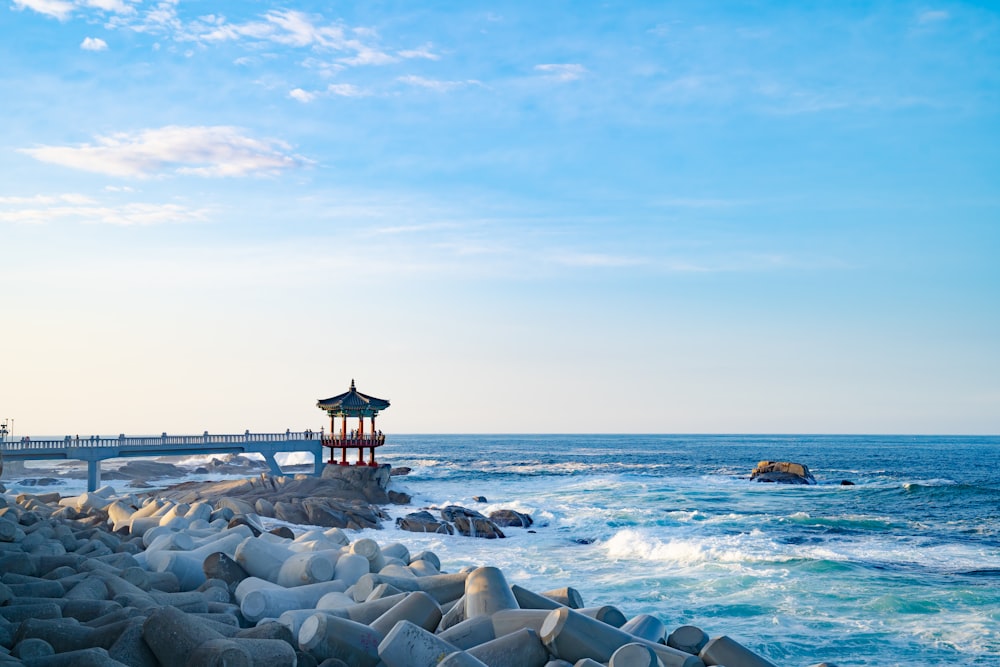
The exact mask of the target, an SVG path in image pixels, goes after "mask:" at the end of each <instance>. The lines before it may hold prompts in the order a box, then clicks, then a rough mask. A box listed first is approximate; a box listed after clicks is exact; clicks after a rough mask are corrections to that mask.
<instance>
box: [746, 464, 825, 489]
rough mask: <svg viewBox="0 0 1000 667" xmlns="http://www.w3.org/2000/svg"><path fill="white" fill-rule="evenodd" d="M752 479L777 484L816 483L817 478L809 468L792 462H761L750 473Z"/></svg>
mask: <svg viewBox="0 0 1000 667" xmlns="http://www.w3.org/2000/svg"><path fill="white" fill-rule="evenodd" d="M750 479H751V480H753V481H756V482H771V483H777V484H815V483H816V478H815V477H813V476H812V473H811V472H809V466H807V465H805V464H802V463H792V462H790V461H761V462H760V463H758V464H757V467H755V468H754V469H753V472H752V473H750Z"/></svg>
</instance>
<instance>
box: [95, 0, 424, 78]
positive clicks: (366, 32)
mask: <svg viewBox="0 0 1000 667" xmlns="http://www.w3.org/2000/svg"><path fill="white" fill-rule="evenodd" d="M111 25H112V26H115V27H122V28H128V29H131V30H135V31H137V32H149V33H154V34H165V35H167V36H168V37H170V38H171V39H174V40H176V41H178V42H198V43H201V44H213V43H221V42H239V41H249V42H251V43H253V42H267V43H272V44H279V45H282V46H287V47H292V48H302V49H311V50H313V51H319V52H323V51H326V52H332V53H334V54H341V55H338V56H337V57H336V58H335V60H336V62H337V63H340V64H341V65H342V66H363V65H386V64H389V63H394V62H398V61H399V59H400V58H430V59H434V58H435V56H434V54H433V53H431V52H430V51H429V49H428V47H427V46H425V47H421V48H419V49H411V50H405V49H403V50H399V51H397V53H399V55H398V56H397V55H393V54H392V53H389V52H388V51H387V50H386V49H384V48H382V47H381V46H380V44H379V38H378V34H377V33H376V32H375V31H373V30H371V29H368V28H352V27H350V26H348V25H346V24H345V23H343V22H342V21H327V20H324V19H323V18H322V17H319V16H315V15H312V14H307V13H305V12H301V11H295V10H290V9H280V10H278V9H276V10H271V11H268V12H265V13H264V14H263V15H261V16H260V17H259V18H257V19H254V20H250V21H243V22H237V23H233V22H230V21H228V20H227V19H226V18H225V17H224V16H221V15H216V14H210V15H205V16H200V17H199V18H197V19H195V20H193V21H184V20H183V19H181V18H180V16H179V15H178V13H177V8H176V6H175V4H174V3H172V2H161V3H159V4H158V5H156V7H155V9H152V10H150V11H147V12H146V13H145V14H144V15H142V16H141V17H139V18H137V19H135V20H132V19H119V20H117V21H112V22H111Z"/></svg>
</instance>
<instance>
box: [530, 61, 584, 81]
mask: <svg viewBox="0 0 1000 667" xmlns="http://www.w3.org/2000/svg"><path fill="white" fill-rule="evenodd" d="M535 69H536V70H538V71H539V72H544V73H545V74H546V75H548V77H549V78H552V79H555V80H556V81H576V80H577V79H579V78H581V77H583V75H584V74H586V73H587V68H586V67H584V66H583V65H580V64H577V63H549V64H545V65H535Z"/></svg>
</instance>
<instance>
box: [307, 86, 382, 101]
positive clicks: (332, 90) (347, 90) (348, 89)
mask: <svg viewBox="0 0 1000 667" xmlns="http://www.w3.org/2000/svg"><path fill="white" fill-rule="evenodd" d="M330 95H336V96H337V97H368V96H369V95H371V93H370V92H368V91H367V90H364V89H362V88H358V87H357V86H355V85H354V84H352V83H331V84H330V85H329V86H327V87H326V90H325V91H315V90H313V91H310V90H303V89H302V88H296V89H295V90H293V91H291V92H290V93H288V96H289V97H291V98H292V99H294V100H298V101H299V102H302V103H303V104H308V103H309V102H312V101H313V100H315V99H316V98H318V97H329V96H330Z"/></svg>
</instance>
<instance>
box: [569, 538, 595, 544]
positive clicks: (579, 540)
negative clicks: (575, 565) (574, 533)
mask: <svg viewBox="0 0 1000 667" xmlns="http://www.w3.org/2000/svg"><path fill="white" fill-rule="evenodd" d="M573 541H574V542H576V543H577V544H593V543H594V538H592V537H574V538H573Z"/></svg>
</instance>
